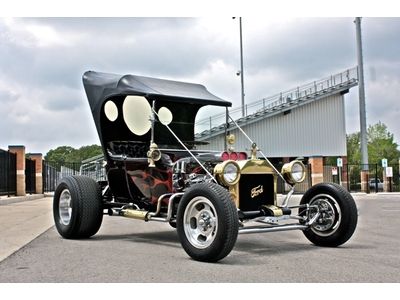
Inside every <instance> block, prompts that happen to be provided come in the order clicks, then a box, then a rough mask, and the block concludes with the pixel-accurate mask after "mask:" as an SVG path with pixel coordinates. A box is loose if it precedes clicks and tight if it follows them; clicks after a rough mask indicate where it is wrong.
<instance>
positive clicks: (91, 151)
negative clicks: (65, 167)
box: [44, 145, 103, 164]
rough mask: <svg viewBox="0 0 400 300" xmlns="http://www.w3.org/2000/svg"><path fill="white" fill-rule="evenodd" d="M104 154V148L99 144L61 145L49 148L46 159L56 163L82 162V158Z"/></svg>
mask: <svg viewBox="0 0 400 300" xmlns="http://www.w3.org/2000/svg"><path fill="white" fill-rule="evenodd" d="M100 154H103V150H102V148H101V147H100V146H99V145H90V146H82V147H80V148H79V149H75V148H73V147H70V146H59V147H57V148H55V149H51V150H49V152H47V154H46V155H45V157H44V159H45V160H46V161H51V162H56V163H61V164H62V163H80V162H81V161H82V160H85V159H88V158H91V157H94V156H97V155H100Z"/></svg>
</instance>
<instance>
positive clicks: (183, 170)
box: [172, 154, 222, 192]
mask: <svg viewBox="0 0 400 300" xmlns="http://www.w3.org/2000/svg"><path fill="white" fill-rule="evenodd" d="M196 158H197V159H198V160H199V161H200V162H201V163H202V164H203V166H204V167H205V168H206V169H207V171H208V172H210V173H211V174H213V172H214V167H215V166H216V165H217V164H218V163H220V162H221V161H222V159H221V156H220V155H214V154H202V155H198V156H197V157H196ZM211 181H212V178H211V177H210V176H209V175H208V174H207V173H206V171H205V170H204V169H203V168H202V167H201V166H200V165H199V164H198V162H197V161H196V160H195V159H194V158H193V157H185V158H181V159H179V160H177V161H176V162H175V164H174V166H173V175H172V185H173V189H174V190H175V191H176V192H182V191H184V190H185V189H187V188H188V187H190V186H191V185H193V184H197V183H201V182H211Z"/></svg>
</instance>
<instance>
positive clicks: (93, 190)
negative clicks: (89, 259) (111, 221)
mask: <svg viewBox="0 0 400 300" xmlns="http://www.w3.org/2000/svg"><path fill="white" fill-rule="evenodd" d="M53 216H54V222H55V225H56V228H57V231H58V233H59V234H60V235H61V236H62V237H64V238H67V239H79V238H89V237H91V236H92V235H94V234H96V232H97V231H98V230H99V228H100V226H101V223H102V220H103V207H102V202H101V189H100V186H99V185H98V184H97V182H96V181H94V180H93V179H91V178H89V177H86V176H71V177H66V178H63V179H62V180H61V182H60V183H59V184H58V186H57V188H56V191H55V193H54V200H53Z"/></svg>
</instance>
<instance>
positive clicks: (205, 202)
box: [176, 183, 239, 262]
mask: <svg viewBox="0 0 400 300" xmlns="http://www.w3.org/2000/svg"><path fill="white" fill-rule="evenodd" d="M176 221H177V223H176V224H177V232H178V237H179V240H180V242H181V244H182V247H183V249H184V250H185V251H186V253H187V254H189V256H190V257H192V258H193V259H195V260H198V261H204V262H216V261H218V260H220V259H222V258H224V257H225V256H227V255H228V254H229V253H230V252H231V251H232V249H233V247H234V245H235V243H236V239H237V235H238V230H239V225H238V224H239V222H238V215H237V209H236V206H235V204H234V202H233V201H232V199H231V196H230V194H229V192H228V191H227V190H226V189H224V188H223V187H221V186H219V185H217V184H214V183H199V184H195V185H193V186H192V187H191V188H189V189H188V190H187V191H186V192H185V194H184V195H183V196H182V199H181V201H180V202H179V206H178V214H177V219H176Z"/></svg>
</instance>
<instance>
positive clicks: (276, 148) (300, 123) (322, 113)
mask: <svg viewBox="0 0 400 300" xmlns="http://www.w3.org/2000/svg"><path fill="white" fill-rule="evenodd" d="M242 128H243V130H244V131H245V132H246V133H247V134H248V136H249V137H250V138H251V139H253V141H255V142H256V143H257V144H258V147H259V148H260V149H261V150H263V152H264V153H265V155H267V156H268V157H296V156H305V157H310V156H342V155H346V152H347V151H346V124H345V112H344V97H343V95H340V94H336V95H332V96H329V97H326V98H324V99H320V100H318V101H314V102H312V103H309V104H306V105H303V106H300V107H298V108H295V109H292V111H291V112H290V113H289V114H286V115H284V114H283V113H281V114H278V115H275V116H272V117H269V118H266V119H263V120H261V121H259V122H255V123H252V124H249V125H242ZM231 132H232V133H234V134H235V135H236V143H235V150H236V151H245V150H248V149H249V148H250V143H249V142H248V141H247V139H245V138H244V137H243V135H242V134H241V133H240V132H239V131H238V129H235V130H232V131H231ZM208 141H209V142H210V144H209V145H206V146H201V147H198V148H199V149H210V150H223V149H224V135H223V134H221V135H219V136H216V137H214V138H211V139H210V140H208Z"/></svg>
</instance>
